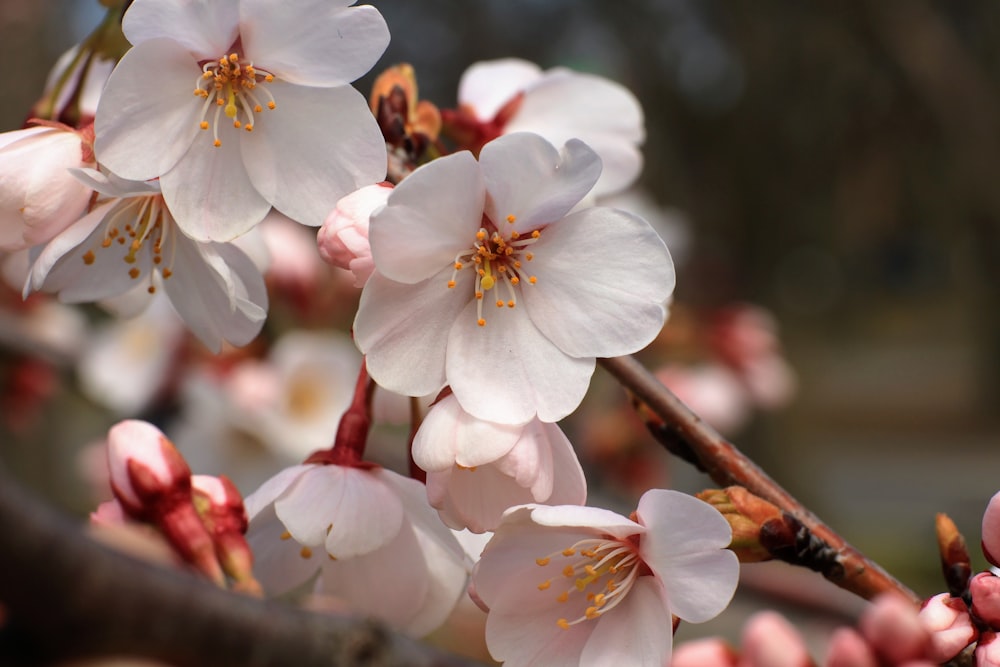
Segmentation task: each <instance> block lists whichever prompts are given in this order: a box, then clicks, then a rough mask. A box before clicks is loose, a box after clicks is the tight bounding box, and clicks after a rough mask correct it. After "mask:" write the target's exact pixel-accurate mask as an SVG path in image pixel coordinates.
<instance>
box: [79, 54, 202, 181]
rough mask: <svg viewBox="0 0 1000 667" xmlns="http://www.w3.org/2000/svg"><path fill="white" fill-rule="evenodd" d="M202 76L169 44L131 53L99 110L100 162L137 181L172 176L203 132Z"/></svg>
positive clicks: (115, 74)
mask: <svg viewBox="0 0 1000 667" xmlns="http://www.w3.org/2000/svg"><path fill="white" fill-rule="evenodd" d="M200 71H201V69H200V68H199V67H198V62H197V61H196V60H195V58H194V57H193V56H192V55H191V54H190V53H188V52H187V51H186V50H185V49H184V48H183V47H182V46H181V45H180V44H178V43H177V42H174V41H172V40H169V39H154V40H151V41H148V42H143V43H142V44H140V45H139V46H136V47H133V48H132V49H131V50H129V52H128V53H126V54H125V56H124V57H123V58H122V59H121V61H120V62H119V63H118V66H117V67H115V70H114V72H112V73H111V78H109V79H108V83H107V85H106V86H105V88H104V93H103V94H102V95H101V101H100V103H99V104H98V106H97V117H96V120H95V121H94V131H95V133H96V136H95V138H94V152H95V154H96V155H97V159H98V161H99V162H100V163H101V164H102V165H104V166H106V167H107V168H108V169H110V170H111V171H113V172H114V173H116V174H118V175H119V176H121V177H123V178H129V179H132V180H135V181H148V180H150V179H152V178H156V177H158V176H162V175H163V174H165V173H167V172H168V171H170V169H171V168H173V167H174V165H176V164H177V163H178V161H180V159H181V157H182V156H183V155H184V154H185V153H186V152H187V151H188V148H189V147H190V146H191V143H192V142H193V141H194V140H195V136H196V135H197V134H198V132H199V131H200V130H199V123H200V122H201V117H202V108H203V105H204V103H203V101H202V99H201V98H200V97H196V96H195V95H194V94H193V91H194V85H195V83H196V79H197V78H198V73H199V72H200ZM150 72H155V73H156V75H155V76H150ZM208 141H209V143H211V140H210V139H209V140H208Z"/></svg>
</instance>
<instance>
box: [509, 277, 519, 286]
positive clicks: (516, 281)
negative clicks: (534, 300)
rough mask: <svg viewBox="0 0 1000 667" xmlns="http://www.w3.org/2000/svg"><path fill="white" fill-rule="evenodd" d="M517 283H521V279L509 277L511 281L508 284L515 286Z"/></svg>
mask: <svg viewBox="0 0 1000 667" xmlns="http://www.w3.org/2000/svg"><path fill="white" fill-rule="evenodd" d="M519 282H521V279H520V278H518V277H517V276H513V277H511V279H510V284H511V285H516V284H518V283H519Z"/></svg>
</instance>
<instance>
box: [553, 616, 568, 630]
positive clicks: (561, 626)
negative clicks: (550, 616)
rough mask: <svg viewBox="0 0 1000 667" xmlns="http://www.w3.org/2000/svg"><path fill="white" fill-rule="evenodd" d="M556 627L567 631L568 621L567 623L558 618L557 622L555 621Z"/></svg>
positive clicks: (563, 619)
mask: <svg viewBox="0 0 1000 667" xmlns="http://www.w3.org/2000/svg"><path fill="white" fill-rule="evenodd" d="M556 625H558V626H559V627H560V628H562V629H563V630H569V621H567V620H566V619H565V618H560V619H559V620H558V621H556Z"/></svg>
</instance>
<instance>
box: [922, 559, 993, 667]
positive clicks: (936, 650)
mask: <svg viewBox="0 0 1000 667" xmlns="http://www.w3.org/2000/svg"><path fill="white" fill-rule="evenodd" d="M989 576H991V577H992V576H993V575H992V574H989ZM994 578H996V577H994ZM973 600H975V597H973ZM919 618H920V624H921V625H922V626H923V627H924V629H925V630H927V632H928V633H930V636H931V643H930V647H929V648H928V650H927V654H926V655H927V657H928V658H930V659H931V660H932V661H933V662H935V663H942V662H948V661H949V660H951V659H952V658H954V657H955V656H956V655H958V654H959V653H961V652H962V651H963V650H964V649H965V647H966V646H968V645H969V644H971V643H972V642H974V641H975V640H976V637H977V636H978V635H979V631H978V630H977V629H976V627H975V626H974V625H973V624H972V618H971V617H970V616H969V609H968V607H966V605H965V602H964V601H963V600H962V599H961V598H953V597H951V596H950V595H948V594H947V593H940V594H938V595H935V596H934V597H932V598H931V599H930V600H928V601H927V602H925V603H924V606H923V608H921V610H920V614H919ZM980 618H982V617H980Z"/></svg>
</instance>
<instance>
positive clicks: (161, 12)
mask: <svg viewBox="0 0 1000 667" xmlns="http://www.w3.org/2000/svg"><path fill="white" fill-rule="evenodd" d="M350 4H351V2H350V0H304V1H302V2H297V3H295V5H294V7H292V6H289V5H287V4H285V3H278V2H272V1H271V0H215V1H213V2H182V1H181V0H136V1H135V2H133V3H132V5H131V7H130V8H129V10H128V11H127V12H126V13H125V16H124V18H123V20H122V29H123V31H124V33H125V36H126V38H128V40H129V42H131V43H132V44H133V47H132V49H131V50H129V51H128V52H127V53H126V54H125V56H124V57H123V58H122V60H121V62H119V64H118V66H117V67H116V68H115V70H114V72H112V74H111V78H110V79H109V80H108V84H107V86H106V88H105V89H104V93H103V95H102V96H101V101H100V103H99V105H98V108H97V119H96V121H95V123H96V133H97V137H96V143H95V149H96V152H97V155H98V160H99V161H100V163H101V164H102V165H105V166H107V167H108V168H109V169H110V170H111V171H113V172H115V173H116V174H119V175H121V176H123V177H125V178H129V179H133V180H137V181H145V180H149V179H153V178H157V177H159V178H160V182H161V187H162V188H163V196H164V199H165V200H166V202H167V205H168V206H169V207H170V209H171V211H173V213H174V216H175V217H176V218H177V221H178V223H179V224H180V225H181V227H182V229H184V231H185V232H186V233H187V234H188V235H190V236H191V237H192V238H195V239H198V240H200V241H229V240H231V239H233V238H235V237H236V236H239V235H240V234H242V233H243V232H245V231H247V230H248V229H250V228H251V227H253V226H254V225H256V224H257V223H258V222H260V221H261V220H262V219H263V218H264V216H265V214H266V213H267V212H268V209H270V208H271V207H272V206H273V207H274V208H276V209H278V210H279V211H281V212H282V213H284V214H286V215H288V216H289V217H290V218H292V219H293V220H296V221H297V222H300V223H303V224H307V225H313V226H317V225H319V224H320V223H321V222H322V221H323V218H324V217H326V214H327V213H329V212H330V210H331V209H332V208H333V206H334V204H335V203H336V202H337V200H338V199H340V197H342V196H343V195H345V194H347V193H348V192H351V191H353V190H356V189H357V188H358V187H360V186H362V185H367V184H370V183H375V182H378V181H381V180H383V178H384V177H385V168H386V151H385V142H384V140H383V138H382V135H381V133H380V132H379V129H378V126H377V124H376V123H375V119H374V118H373V117H372V115H371V113H370V112H369V110H368V104H367V102H366V101H365V99H364V97H363V96H362V95H361V94H360V93H358V92H357V91H356V90H354V89H353V88H352V87H351V86H350V85H348V84H349V82H351V81H353V80H354V79H356V78H358V77H359V76H361V75H362V74H364V73H365V72H367V71H368V70H369V69H370V68H371V66H372V65H373V64H374V63H375V61H376V60H377V59H378V57H379V56H380V55H381V54H382V51H384V50H385V47H386V45H387V44H388V41H389V34H388V30H387V28H386V25H385V21H384V20H383V18H382V16H381V14H379V13H378V11H377V10H376V9H375V8H373V7H370V6H361V7H349V6H348V5H350ZM150 72H156V76H150ZM192 91H194V92H193V94H192Z"/></svg>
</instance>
